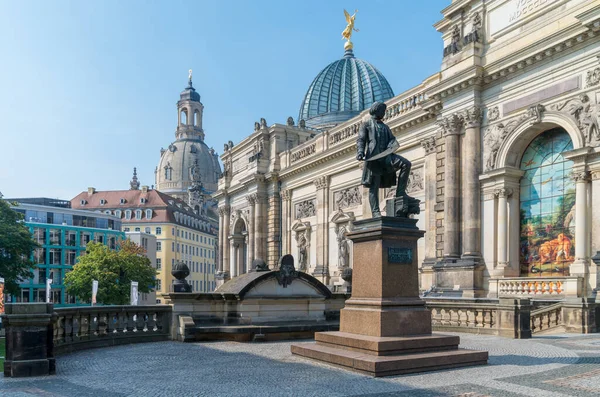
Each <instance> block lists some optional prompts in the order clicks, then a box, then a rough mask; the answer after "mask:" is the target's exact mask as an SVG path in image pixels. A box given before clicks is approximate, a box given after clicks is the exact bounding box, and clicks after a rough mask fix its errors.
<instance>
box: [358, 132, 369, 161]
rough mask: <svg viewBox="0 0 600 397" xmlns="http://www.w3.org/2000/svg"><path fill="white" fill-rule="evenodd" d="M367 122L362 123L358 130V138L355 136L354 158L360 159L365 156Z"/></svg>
mask: <svg viewBox="0 0 600 397" xmlns="http://www.w3.org/2000/svg"><path fill="white" fill-rule="evenodd" d="M367 136H368V132H367V123H363V124H362V125H361V126H360V129H359V130H358V138H356V158H357V159H358V160H362V159H364V158H365V142H366V141H367Z"/></svg>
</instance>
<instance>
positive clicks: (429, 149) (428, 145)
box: [421, 136, 435, 154]
mask: <svg viewBox="0 0 600 397" xmlns="http://www.w3.org/2000/svg"><path fill="white" fill-rule="evenodd" d="M421 146H423V149H425V153H426V154H430V153H435V137H433V136H430V137H429V138H425V139H422V140H421Z"/></svg>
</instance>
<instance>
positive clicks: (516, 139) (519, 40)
mask: <svg viewBox="0 0 600 397" xmlns="http://www.w3.org/2000/svg"><path fill="white" fill-rule="evenodd" d="M442 14H443V19H442V20H440V21H439V22H437V23H436V24H435V25H434V27H435V28H436V29H437V30H438V31H439V32H440V34H441V36H442V40H443V42H444V50H443V59H442V64H441V68H440V71H439V72H438V73H435V74H434V75H432V76H429V77H427V78H425V79H424V80H423V82H422V83H420V84H418V85H417V86H415V87H413V88H411V89H409V90H407V91H405V92H403V93H401V94H399V95H396V96H394V97H392V98H390V99H387V100H386V104H387V113H386V117H385V119H384V121H385V122H386V123H387V124H388V125H389V126H390V128H391V129H392V132H393V133H394V135H395V136H396V138H397V139H398V142H399V144H400V147H399V148H398V150H397V152H398V153H399V154H401V155H402V156H404V157H406V158H407V159H409V160H410V161H411V162H412V171H411V177H410V183H409V189H408V191H409V193H410V194H411V196H414V197H416V198H418V199H420V200H421V213H420V215H419V216H418V226H419V227H420V228H421V229H423V230H425V231H426V234H425V238H424V239H421V240H420V242H419V261H420V283H421V288H422V290H428V291H429V292H430V293H435V294H439V295H449V296H462V297H485V296H488V297H498V296H501V297H502V296H506V297H511V296H541V297H545V298H548V299H562V298H565V297H586V296H593V295H595V293H596V289H597V288H598V266H597V265H596V263H595V262H594V261H593V260H592V256H593V255H594V253H595V252H596V251H598V250H600V212H599V210H598V206H597V205H594V204H595V203H599V202H600V129H599V128H600V125H599V121H600V119H599V115H600V64H599V61H598V56H597V55H598V50H599V49H600V4H599V3H598V2H597V1H584V0H554V1H551V0H547V1H533V0H492V1H481V0H454V1H452V3H451V4H450V5H449V6H448V7H446V8H445V9H443V10H442ZM327 70H328V69H327V68H326V69H325V70H324V71H323V72H321V73H320V74H319V75H318V76H317V79H319V78H320V76H321V75H322V74H323V73H329V72H327ZM356 79H357V77H352V79H351V80H353V81H356ZM333 80H334V79H333V78H332V79H329V80H327V83H326V82H325V80H323V83H322V84H331V87H332V89H331V90H329V91H328V92H330V93H331V92H335V90H336V89H337V90H343V89H345V88H346V87H344V86H343V85H341V87H342V88H340V84H337V85H336V84H335V83H332V82H331V81H333ZM370 89H372V90H374V89H375V88H374V87H371V88H370ZM311 90H312V91H314V90H313V86H312V85H311V88H310V89H309V92H308V93H307V98H308V99H307V98H305V100H304V102H303V105H302V110H301V117H305V116H304V115H305V114H308V115H309V116H310V117H313V118H314V117H318V118H317V119H316V120H317V121H318V120H325V122H324V123H323V124H318V123H315V124H314V125H308V128H307V124H306V122H305V121H304V120H300V122H299V123H298V124H299V125H298V126H296V125H294V122H293V120H292V119H291V118H290V119H288V122H287V123H286V124H285V125H284V124H274V125H271V126H268V125H267V123H266V121H265V120H264V119H262V120H261V122H260V123H256V126H255V130H254V132H253V133H252V134H250V135H249V136H248V137H247V138H245V139H244V140H242V141H241V142H240V143H238V144H237V145H235V146H234V145H233V144H232V143H230V144H228V145H226V150H225V152H224V153H223V154H222V155H221V160H222V162H223V164H224V169H225V171H224V173H223V174H222V178H221V179H219V182H218V190H217V191H216V192H215V193H214V195H213V197H214V198H216V199H217V200H218V208H219V225H220V228H219V252H220V253H221V255H220V256H219V258H218V267H219V274H218V277H220V278H221V279H227V278H229V277H234V276H236V275H239V274H241V273H244V272H246V271H248V270H249V267H250V263H251V262H252V260H254V259H257V258H260V259H264V260H265V261H266V262H267V264H268V265H269V266H270V267H272V268H275V267H277V261H278V258H279V257H280V256H281V255H284V254H292V255H293V256H294V258H295V261H296V264H297V267H299V268H300V269H301V270H303V271H306V272H308V273H311V274H313V275H314V276H315V277H317V278H319V279H320V280H322V281H323V282H325V283H326V284H328V285H330V286H331V287H332V288H334V289H336V288H337V286H341V285H342V284H343V281H342V280H341V274H342V272H343V271H344V269H346V268H348V267H351V266H352V262H353V257H352V245H351V243H350V242H349V241H348V240H347V239H346V237H345V233H346V232H347V231H348V230H351V229H352V225H353V222H354V221H355V220H359V219H364V218H368V217H370V216H371V214H370V211H369V207H368V206H369V204H368V199H367V194H368V192H367V190H366V189H363V188H362V186H360V180H361V173H362V170H361V167H362V163H359V162H358V161H356V158H355V157H356V137H357V133H358V129H359V127H360V125H361V123H362V122H364V120H365V118H366V117H368V111H366V110H365V109H367V108H368V106H369V105H370V103H368V102H365V103H363V106H362V108H361V110H362V112H359V113H358V115H355V114H353V115H350V117H348V118H347V119H343V118H339V117H337V115H336V114H333V116H332V117H329V116H330V113H331V112H334V113H335V112H336V109H337V108H335V106H333V107H332V106H329V105H328V106H323V107H322V109H323V112H324V113H322V114H317V115H315V114H314V113H312V114H309V113H306V111H305V109H306V106H307V104H310V103H311ZM320 91H323V90H322V89H320V90H319V92H320ZM390 91H391V88H390ZM319 95H320V94H319ZM373 97H374V96H371V98H373ZM328 100H329V101H334V102H335V101H338V106H339V93H338V95H337V96H335V97H334V96H331V97H329V98H328ZM319 103H320V102H319ZM316 109H317V112H318V109H319V107H317V108H316ZM313 110H314V108H313ZM353 111H355V109H353ZM311 127H313V128H311ZM382 193H383V194H381V195H380V197H382V201H384V200H385V198H389V197H391V196H392V195H393V194H394V191H393V189H391V191H387V190H386V191H384V192H382ZM382 208H384V207H383V206H382Z"/></svg>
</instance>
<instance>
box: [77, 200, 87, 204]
mask: <svg viewBox="0 0 600 397" xmlns="http://www.w3.org/2000/svg"><path fill="white" fill-rule="evenodd" d="M79 204H81V205H86V204H87V201H85V200H81V201H80V202H79Z"/></svg>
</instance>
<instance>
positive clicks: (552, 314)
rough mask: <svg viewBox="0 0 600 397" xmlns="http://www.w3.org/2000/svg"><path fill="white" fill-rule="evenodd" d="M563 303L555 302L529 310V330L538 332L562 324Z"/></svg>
mask: <svg viewBox="0 0 600 397" xmlns="http://www.w3.org/2000/svg"><path fill="white" fill-rule="evenodd" d="M562 308H563V303H562V302H559V303H555V304H553V305H550V306H546V307H541V308H539V309H536V310H532V311H531V332H532V333H538V332H542V331H546V330H548V329H553V328H557V327H561V326H562Z"/></svg>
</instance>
